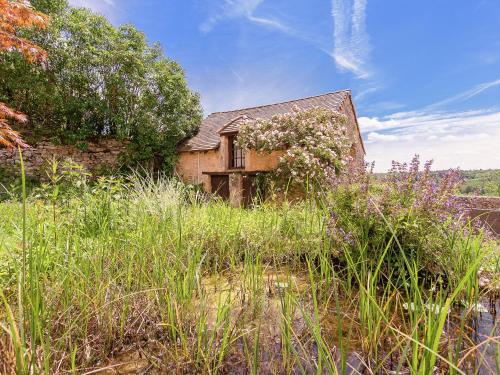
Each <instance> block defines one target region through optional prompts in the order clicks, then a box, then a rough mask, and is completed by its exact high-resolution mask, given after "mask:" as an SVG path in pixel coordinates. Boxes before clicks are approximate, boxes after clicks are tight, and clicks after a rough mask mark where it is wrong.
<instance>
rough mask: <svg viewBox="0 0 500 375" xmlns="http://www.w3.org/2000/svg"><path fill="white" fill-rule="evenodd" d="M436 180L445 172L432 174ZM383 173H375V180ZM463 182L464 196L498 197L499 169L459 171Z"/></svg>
mask: <svg viewBox="0 0 500 375" xmlns="http://www.w3.org/2000/svg"><path fill="white" fill-rule="evenodd" d="M432 173H433V175H435V176H436V177H437V178H438V179H439V178H440V177H441V176H443V175H444V174H445V173H446V171H434V172H432ZM385 175H386V174H385V173H376V176H377V178H383V177H384V176H385ZM460 175H461V177H462V180H463V182H462V183H461V184H460V187H459V189H460V193H461V194H464V195H485V196H500V169H474V170H463V171H460Z"/></svg>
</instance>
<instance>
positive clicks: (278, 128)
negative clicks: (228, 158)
mask: <svg viewBox="0 0 500 375" xmlns="http://www.w3.org/2000/svg"><path fill="white" fill-rule="evenodd" d="M346 123H347V118H346V116H344V115H342V114H340V113H339V112H335V111H332V110H329V109H326V108H320V107H315V108H311V109H308V110H300V109H299V108H298V107H294V108H293V110H292V112H291V113H287V114H282V115H276V116H273V117H272V118H271V119H270V120H263V119H257V120H253V119H247V120H246V123H245V124H243V126H242V127H241V128H240V131H239V135H238V143H239V145H240V147H242V148H246V149H252V150H256V151H258V152H267V153H271V152H273V151H282V152H283V155H282V156H281V157H280V158H279V163H278V168H277V169H276V172H275V173H274V174H272V175H271V178H272V179H273V180H274V182H275V184H276V187H277V188H278V189H285V188H286V187H289V188H299V189H302V190H305V189H306V188H307V187H308V186H309V187H312V186H316V187H324V186H326V185H327V184H328V182H329V181H331V180H334V179H336V178H337V177H338V176H340V175H341V174H342V172H343V171H344V170H345V169H346V166H347V165H348V163H349V161H350V160H351V157H350V155H349V152H350V149H351V146H352V141H351V140H350V138H349V136H348V134H347V127H346Z"/></svg>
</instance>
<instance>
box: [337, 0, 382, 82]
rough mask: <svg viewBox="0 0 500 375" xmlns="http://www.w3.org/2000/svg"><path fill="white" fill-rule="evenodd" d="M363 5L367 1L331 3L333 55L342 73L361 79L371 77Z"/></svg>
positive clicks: (345, 0) (341, 0) (364, 7)
mask: <svg viewBox="0 0 500 375" xmlns="http://www.w3.org/2000/svg"><path fill="white" fill-rule="evenodd" d="M366 5H367V0H332V16H333V22H334V51H333V54H332V56H333V58H334V59H335V62H336V64H337V66H338V67H339V68H340V69H341V71H350V72H352V73H353V74H354V75H356V77H358V78H361V79H367V78H370V77H371V76H372V72H371V69H370V67H369V58H370V52H371V46H370V41H369V36H368V33H367V32H366Z"/></svg>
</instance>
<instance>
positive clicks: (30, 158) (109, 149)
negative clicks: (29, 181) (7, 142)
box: [0, 139, 127, 177]
mask: <svg viewBox="0 0 500 375" xmlns="http://www.w3.org/2000/svg"><path fill="white" fill-rule="evenodd" d="M126 147H127V146H126V144H125V143H123V142H120V141H117V140H114V139H106V140H102V141H100V142H98V143H89V144H88V146H87V147H86V148H85V149H84V150H82V149H79V148H77V147H76V146H73V145H54V144H52V143H50V142H47V141H42V142H40V143H38V144H37V145H36V146H34V147H31V148H28V149H26V150H24V151H23V160H24V165H25V169H26V174H27V175H28V176H32V177H43V176H44V175H45V172H44V170H45V169H44V168H45V167H46V166H47V165H48V164H50V163H51V161H52V158H53V157H55V158H56V159H57V160H59V161H64V160H68V159H71V160H72V161H73V162H74V163H76V164H79V165H82V166H83V167H85V169H87V170H88V171H90V172H94V173H98V172H99V171H101V170H103V169H107V168H113V167H115V166H116V165H117V163H118V157H119V155H120V154H121V153H122V152H123V151H124V150H125V148H126ZM0 168H2V169H5V170H7V171H9V172H12V173H16V172H17V171H19V170H20V162H19V154H18V151H17V150H16V149H13V150H11V149H5V148H3V149H0Z"/></svg>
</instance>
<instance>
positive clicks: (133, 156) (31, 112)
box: [0, 0, 202, 171]
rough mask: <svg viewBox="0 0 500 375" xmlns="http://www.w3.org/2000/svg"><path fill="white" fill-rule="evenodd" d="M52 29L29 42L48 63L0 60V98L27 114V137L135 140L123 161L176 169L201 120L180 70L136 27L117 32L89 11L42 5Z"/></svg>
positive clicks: (11, 57) (60, 4) (194, 96)
mask: <svg viewBox="0 0 500 375" xmlns="http://www.w3.org/2000/svg"><path fill="white" fill-rule="evenodd" d="M34 5H35V6H37V7H38V8H39V9H41V10H45V11H47V12H48V13H50V14H51V15H52V17H51V24H50V27H49V28H48V29H47V30H45V31H43V32H38V33H36V34H30V33H29V32H26V33H27V36H28V37H30V39H32V40H34V41H35V42H36V43H38V44H39V45H40V46H41V47H42V48H44V49H45V50H46V51H47V52H48V55H49V60H48V62H47V63H46V64H45V65H44V66H32V65H30V64H27V63H26V62H25V61H24V60H23V59H21V58H20V57H19V56H17V55H15V54H3V55H1V56H0V62H1V63H0V100H1V101H5V102H7V103H9V104H11V105H13V106H15V107H16V108H18V109H19V110H21V111H23V112H24V113H26V114H27V115H28V116H29V119H30V124H29V129H27V130H26V133H27V134H26V135H25V136H26V138H27V139H28V141H29V140H31V141H36V139H38V138H42V137H43V138H51V139H53V140H54V141H56V142H57V141H60V142H63V143H78V142H80V141H88V140H95V139H98V138H100V137H103V136H110V137H115V138H119V139H127V140H130V141H131V143H130V149H129V152H128V154H127V155H126V157H125V158H124V159H123V160H124V161H125V164H126V165H128V166H130V165H135V164H146V163H148V165H151V164H150V163H151V161H152V160H154V161H155V163H154V166H155V167H157V168H158V169H163V170H165V171H171V170H172V168H173V165H174V162H175V149H176V146H177V145H178V144H179V142H180V141H182V140H183V139H185V138H186V137H188V136H190V135H192V134H193V133H194V132H195V131H196V129H197V126H198V125H199V123H200V121H201V116H202V115H201V109H200V105H199V97H198V95H197V94H195V93H193V92H191V91H190V90H189V88H188V87H187V83H186V80H185V75H184V72H183V70H182V68H181V67H180V66H179V65H178V64H177V63H176V62H175V61H172V60H170V59H168V58H167V57H166V56H165V55H164V53H163V51H162V49H161V47H160V46H159V45H157V44H153V45H150V44H148V42H147V40H146V37H145V35H144V34H143V33H142V32H140V31H139V30H137V29H136V28H135V27H134V26H132V25H123V26H120V27H114V26H113V25H111V24H110V23H109V22H108V21H107V20H106V19H105V18H104V17H102V16H99V15H96V14H95V13H92V12H91V11H90V10H87V9H74V8H68V7H65V2H64V1H58V2H52V1H50V2H48V1H43V0H39V1H36V2H35V4H34Z"/></svg>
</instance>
